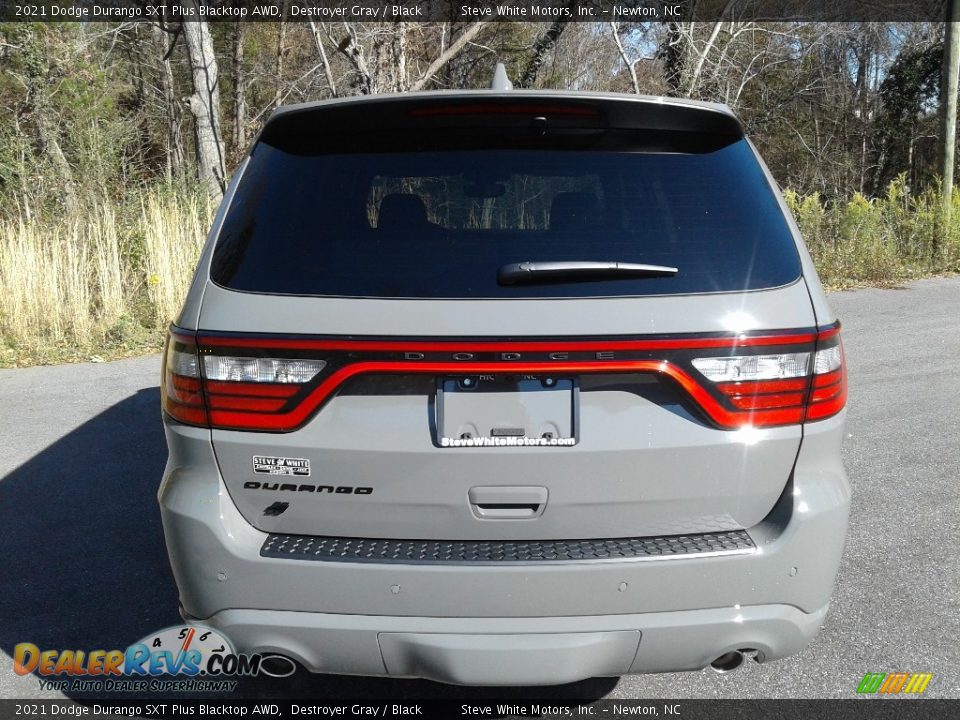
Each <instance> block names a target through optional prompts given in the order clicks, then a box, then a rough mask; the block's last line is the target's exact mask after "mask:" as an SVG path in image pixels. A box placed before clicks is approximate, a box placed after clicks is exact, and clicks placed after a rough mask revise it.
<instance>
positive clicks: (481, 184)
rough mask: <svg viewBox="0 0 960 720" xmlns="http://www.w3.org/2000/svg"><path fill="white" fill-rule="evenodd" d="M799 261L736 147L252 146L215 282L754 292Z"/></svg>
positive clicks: (437, 293) (739, 144) (382, 290)
mask: <svg viewBox="0 0 960 720" xmlns="http://www.w3.org/2000/svg"><path fill="white" fill-rule="evenodd" d="M552 260H561V261H562V260H568V261H570V260H572V261H580V260H597V261H619V262H633V263H649V264H657V265H668V266H672V267H677V268H678V269H679V272H678V273H677V274H676V275H675V276H672V277H660V278H629V279H609V278H607V279H596V280H588V281H584V280H582V279H578V280H577V281H570V280H569V279H568V280H566V281H564V282H552V283H550V284H534V285H511V286H501V285H498V283H497V270H498V269H499V268H500V267H501V266H502V265H505V264H508V263H517V262H524V261H552ZM799 276H800V261H799V257H798V254H797V249H796V246H795V244H794V241H793V238H792V236H791V234H790V230H789V227H788V225H787V222H786V220H785V218H784V217H783V214H782V212H781V210H780V207H779V205H778V203H777V199H776V197H775V195H774V192H773V190H772V189H771V187H770V186H769V184H768V183H767V181H766V178H765V177H764V175H763V172H762V170H761V168H760V166H759V164H758V163H757V161H756V159H755V157H754V155H753V152H752V150H751V149H750V147H749V145H748V144H747V143H746V141H745V140H736V141H734V142H732V143H728V144H726V145H724V146H722V147H719V148H715V147H714V148H711V149H709V150H708V151H705V152H648V151H644V150H634V149H632V148H631V146H630V144H629V143H626V144H625V146H624V147H622V148H618V149H616V150H610V149H606V147H605V148H604V149H603V150H591V149H575V150H570V149H522V148H521V149H517V148H510V149H497V148H469V149H443V150H429V149H426V150H419V151H411V150H404V151H399V152H382V151H380V152H376V153H364V152H349V153H337V152H330V151H324V152H294V151H292V150H291V149H290V148H280V147H276V146H274V145H271V144H268V143H265V142H261V143H260V144H258V145H257V147H256V148H255V150H254V152H253V154H252V156H251V158H250V161H249V164H248V166H247V168H246V170H245V172H244V175H243V178H242V179H241V181H240V183H239V186H238V188H237V191H236V194H235V196H234V198H233V201H232V203H231V207H230V209H229V212H228V214H227V216H226V218H225V221H224V224H223V227H222V229H221V232H220V236H219V239H218V243H217V247H216V250H215V253H214V258H213V264H212V268H211V277H212V279H213V281H214V282H216V283H218V284H219V285H222V286H224V287H227V288H231V289H234V290H240V291H245V292H252V293H273V294H291V295H318V296H345V297H379V298H504V299H506V298H524V297H602V296H639V295H663V294H689V293H709V292H731V291H744V290H759V289H764V288H771V287H777V286H781V285H785V284H789V283H791V282H793V281H795V280H796V279H797V278H798V277H799Z"/></svg>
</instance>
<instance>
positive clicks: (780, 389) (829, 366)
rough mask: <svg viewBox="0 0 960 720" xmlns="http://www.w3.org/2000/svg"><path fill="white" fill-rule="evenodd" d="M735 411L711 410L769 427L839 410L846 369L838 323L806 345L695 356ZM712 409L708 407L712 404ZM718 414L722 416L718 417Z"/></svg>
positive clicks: (724, 421) (729, 421) (723, 421)
mask: <svg viewBox="0 0 960 720" xmlns="http://www.w3.org/2000/svg"><path fill="white" fill-rule="evenodd" d="M691 363H692V365H693V366H694V368H696V369H697V370H698V371H699V373H700V375H701V376H702V377H703V378H704V379H705V380H706V382H704V383H703V384H704V385H705V387H707V388H708V389H709V388H711V387H712V388H713V389H714V390H716V391H718V392H719V393H720V395H721V396H722V397H723V400H722V402H724V403H725V404H726V405H727V406H728V407H730V408H732V409H733V410H734V412H732V413H724V414H721V413H719V412H714V413H713V416H714V417H713V418H712V419H714V421H715V422H718V424H720V425H721V426H723V427H745V426H752V427H771V426H776V425H790V424H795V423H799V422H803V421H804V420H807V421H810V420H822V419H824V418H828V417H830V416H832V415H836V414H837V413H838V412H840V410H842V409H843V406H844V404H845V403H846V396H847V390H846V389H847V386H846V369H845V367H844V362H843V345H842V344H841V342H840V335H839V329H838V326H834V327H831V328H828V329H825V330H822V331H821V332H819V333H818V334H817V338H816V345H815V346H814V347H813V348H811V349H810V350H807V351H790V352H785V353H778V354H756V353H752V352H751V353H743V354H737V355H732V356H721V357H717V356H706V357H698V358H694V359H693V360H692V361H691ZM708 414H709V409H708ZM718 418H719V420H718Z"/></svg>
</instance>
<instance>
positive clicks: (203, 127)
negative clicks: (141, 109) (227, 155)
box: [180, 0, 227, 198]
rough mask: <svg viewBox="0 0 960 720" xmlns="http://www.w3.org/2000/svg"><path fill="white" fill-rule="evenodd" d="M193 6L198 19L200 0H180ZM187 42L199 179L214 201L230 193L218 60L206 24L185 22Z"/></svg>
mask: <svg viewBox="0 0 960 720" xmlns="http://www.w3.org/2000/svg"><path fill="white" fill-rule="evenodd" d="M180 1H181V3H185V4H187V5H192V6H193V7H194V9H195V12H196V14H197V16H199V12H198V11H196V0H180ZM183 39H184V41H185V42H186V45H187V55H188V57H189V58H190V72H191V74H192V77H193V95H191V96H190V97H189V98H187V104H188V106H189V107H190V113H191V114H192V115H193V127H194V132H195V137H196V144H197V147H196V151H197V176H198V177H199V179H200V182H201V184H203V185H204V186H205V187H206V188H207V191H208V192H209V193H210V195H211V196H213V197H214V198H220V197H223V193H224V190H226V175H227V172H226V167H225V163H224V159H223V136H222V135H221V134H220V96H219V93H220V88H219V87H218V81H219V77H218V75H219V73H218V69H217V58H216V56H215V55H214V53H213V40H212V38H211V37H210V28H209V27H208V26H207V23H206V21H194V22H185V23H183Z"/></svg>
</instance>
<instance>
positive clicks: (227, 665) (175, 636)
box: [13, 625, 296, 692]
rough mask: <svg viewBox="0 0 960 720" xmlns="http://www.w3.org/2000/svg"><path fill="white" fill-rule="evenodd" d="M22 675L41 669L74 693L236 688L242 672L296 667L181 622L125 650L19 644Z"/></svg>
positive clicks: (55, 685)
mask: <svg viewBox="0 0 960 720" xmlns="http://www.w3.org/2000/svg"><path fill="white" fill-rule="evenodd" d="M13 661H14V664H13V669H14V671H15V672H16V673H17V674H18V675H27V674H30V673H34V672H35V673H36V674H37V675H38V676H39V678H40V685H41V687H43V688H44V689H51V690H60V691H71V692H143V691H153V692H158V691H159V692H177V691H181V692H198V691H205V692H232V691H233V690H234V689H236V685H237V680H236V679H235V678H239V677H253V676H256V675H270V676H273V677H284V676H286V675H291V674H293V672H294V671H295V670H296V666H295V665H294V664H293V662H292V661H290V660H288V659H286V658H282V657H279V656H276V655H261V654H245V653H236V652H235V651H234V649H233V645H232V644H231V643H230V641H229V640H228V639H227V638H226V637H224V636H223V635H221V634H220V633H219V632H217V631H216V630H213V629H211V628H206V627H200V626H187V625H176V626H173V627H168V628H166V629H164V630H161V631H160V632H158V633H153V634H151V635H148V636H147V637H145V638H143V639H142V640H140V641H139V642H136V643H134V644H133V645H130V646H129V647H127V649H126V650H119V649H114V650H102V649H97V650H74V649H46V650H41V649H40V648H39V647H38V646H37V645H35V644H33V643H28V642H27V643H19V644H18V645H16V646H15V647H14V653H13Z"/></svg>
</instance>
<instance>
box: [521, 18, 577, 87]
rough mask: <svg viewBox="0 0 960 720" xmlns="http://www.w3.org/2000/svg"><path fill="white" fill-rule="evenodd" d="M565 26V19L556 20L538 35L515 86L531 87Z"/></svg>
mask: <svg viewBox="0 0 960 720" xmlns="http://www.w3.org/2000/svg"><path fill="white" fill-rule="evenodd" d="M572 4H573V3H567V6H566V7H567V8H568V9H570V6H571V5H572ZM571 12H574V10H571ZM566 27H567V23H566V21H564V20H557V21H555V22H554V23H553V24H552V25H551V26H550V28H549V29H548V30H547V31H546V32H545V33H544V34H543V35H541V36H540V38H539V39H538V40H537V42H535V43H534V45H533V48H532V49H531V50H530V58H529V60H527V65H526V67H525V68H524V69H523V72H522V73H521V74H520V78H519V79H518V80H517V87H521V88H529V87H533V85H534V83H536V81H537V76H538V75H539V74H540V68H541V67H543V61H544V60H546V59H547V53H549V52H550V51H551V50H552V49H553V48H554V47H555V46H556V44H557V41H558V40H559V39H560V35H561V33H562V32H563V30H564V28H566Z"/></svg>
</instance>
